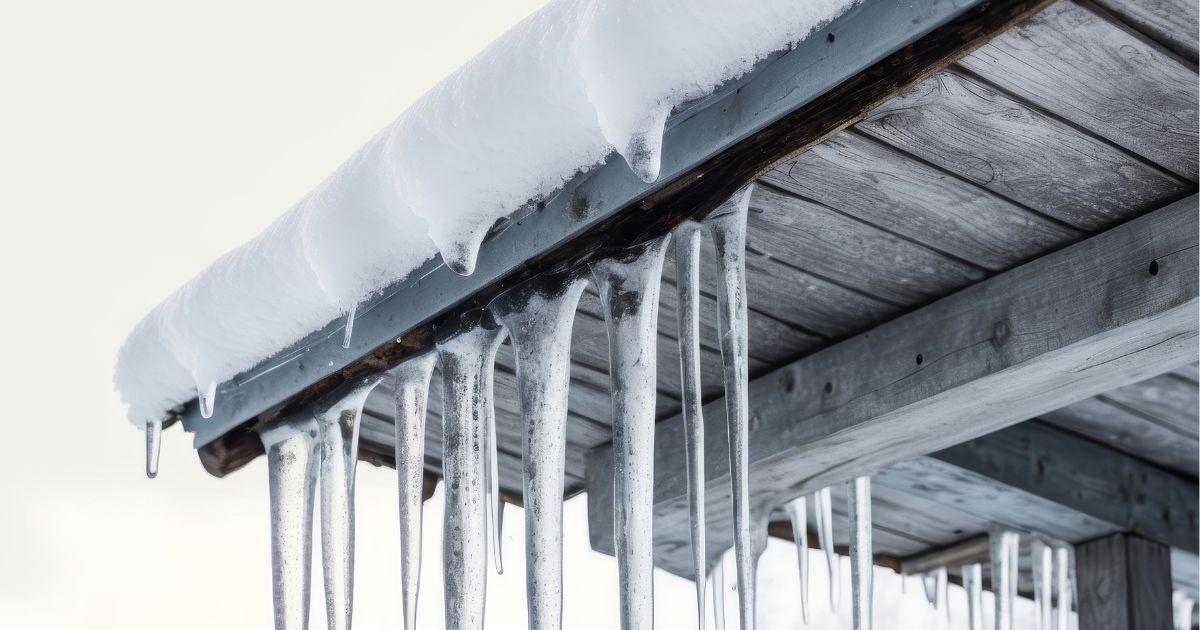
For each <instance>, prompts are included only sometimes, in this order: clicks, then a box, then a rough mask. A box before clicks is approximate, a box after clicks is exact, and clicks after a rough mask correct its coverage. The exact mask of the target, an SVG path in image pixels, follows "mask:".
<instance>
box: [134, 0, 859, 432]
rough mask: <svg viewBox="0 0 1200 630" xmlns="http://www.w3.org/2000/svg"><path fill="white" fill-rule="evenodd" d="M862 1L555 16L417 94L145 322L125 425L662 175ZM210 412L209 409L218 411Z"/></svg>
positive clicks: (521, 29)
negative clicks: (528, 220)
mask: <svg viewBox="0 0 1200 630" xmlns="http://www.w3.org/2000/svg"><path fill="white" fill-rule="evenodd" d="M857 1H858V0H799V1H798V0H756V1H754V2H729V1H728V0H551V2H549V3H548V4H547V5H546V6H544V7H543V8H542V9H540V10H538V11H537V12H535V13H534V14H532V15H531V16H529V17H528V18H526V19H525V20H523V21H522V22H521V23H519V24H517V25H516V26H515V27H514V28H512V29H511V30H510V31H508V32H507V33H505V34H504V35H503V36H501V37H500V38H499V39H498V40H496V41H495V42H493V43H492V44H491V45H490V46H488V48H487V49H485V50H484V51H483V52H481V53H480V54H479V55H478V56H476V57H475V58H474V59H472V60H471V61H469V62H468V63H467V64H466V65H464V66H463V67H461V68H460V69H458V70H457V71H455V72H454V73H453V74H451V75H450V76H449V77H447V78H446V79H444V80H443V81H442V82H441V83H439V84H438V85H437V86H435V87H434V88H433V89H432V90H430V91H429V92H428V93H426V94H425V95H424V96H422V97H421V98H420V99H419V100H418V101H417V102H416V103H414V104H413V105H412V106H411V107H409V108H408V110H406V111H405V112H404V113H403V114H402V115H401V116H400V117H399V118H397V119H396V120H395V121H394V122H392V123H391V124H390V125H388V126H387V127H386V128H384V129H383V130H381V131H380V132H379V133H378V134H376V136H375V137H374V138H372V139H371V140H370V141H369V142H368V143H367V144H366V145H365V146H363V147H362V148H360V149H359V150H358V151H356V152H355V153H354V154H353V155H352V156H350V158H349V159H348V160H346V162H345V163H344V164H342V166H341V167H339V168H338V169H337V171H335V172H334V173H333V174H331V175H330V176H329V177H327V178H326V179H325V180H324V181H323V182H321V184H320V185H318V186H317V187H316V189H315V190H313V191H312V192H310V193H309V194H308V195H307V196H305V197H304V198H303V199H301V200H300V201H299V203H297V204H296V205H294V206H293V207H292V208H291V209H289V210H288V211H287V212H286V213H285V214H283V215H282V216H281V217H280V218H279V219H277V220H276V221H275V222H274V223H273V224H272V225H271V226H269V227H268V228H267V229H266V230H265V231H263V232H262V233H261V234H259V235H258V236H257V237H255V238H254V239H253V240H251V241H249V242H248V243H246V244H244V245H242V246H240V247H238V248H236V249H234V250H233V251H231V252H229V253H228V254H225V255H224V256H222V257H221V258H219V259H218V260H217V261H216V262H214V263H213V264H212V265H211V266H210V267H209V268H208V269H206V270H205V271H204V272H203V273H201V274H200V275H198V276H196V277H195V278H193V279H192V280H191V281H189V282H188V283H187V284H185V285H184V286H183V287H181V288H180V289H178V290H176V291H175V293H174V294H172V295H171V296H170V297H168V298H167V299H166V300H165V301H163V302H162V303H161V304H159V305H158V306H157V307H155V308H154V310H152V311H151V312H150V313H149V314H148V315H147V316H146V317H145V318H144V319H143V320H142V321H141V322H139V323H138V325H137V326H136V327H135V328H134V329H133V331H132V333H131V334H130V336H129V338H128V339H127V340H126V341H125V344H124V345H123V347H122V348H121V351H120V355H119V357H118V360H117V367H116V375H115V378H114V381H115V384H116V388H117V390H118V391H119V392H120V395H121V399H122V401H123V402H124V403H125V404H126V405H127V408H128V417H129V420H130V421H131V422H132V423H133V424H135V425H137V426H139V427H141V426H144V425H145V423H147V422H151V421H155V420H161V419H162V418H163V417H164V416H165V415H166V414H167V413H168V412H169V410H171V409H172V408H174V407H177V406H179V405H181V404H183V403H185V402H187V401H189V400H190V399H192V398H195V397H196V396H197V394H198V393H200V394H201V395H206V396H205V397H206V398H208V400H207V401H206V403H207V405H211V404H213V402H214V401H212V400H211V393H210V392H213V391H214V388H215V385H216V384H217V383H220V382H223V381H226V380H228V379H230V378H233V377H234V376H236V375H237V374H239V373H242V372H244V371H245V370H248V369H250V368H251V367H253V366H255V365H256V364H258V363H260V362H262V361H263V360H265V359H267V358H269V357H271V356H272V355H274V354H275V353H277V352H279V351H281V350H283V349H284V348H286V347H288V346H289V345H291V344H293V343H295V342H296V341H298V340H299V339H301V338H303V337H304V336H306V335H308V334H309V333H311V332H313V331H315V330H318V329H320V328H321V327H323V326H325V325H327V324H328V323H329V322H331V321H333V320H334V319H336V318H338V317H342V316H344V315H345V314H347V313H349V312H351V311H352V310H353V309H354V307H355V306H356V305H357V304H358V303H360V302H361V301H363V300H365V299H366V298H368V297H370V296H371V295H373V294H375V293H377V292H379V291H381V290H382V289H384V288H385V287H387V286H389V285H391V284H393V283H395V282H398V281H401V280H403V279H404V278H405V277H406V276H407V275H408V274H410V273H411V272H412V271H414V270H415V269H417V268H418V267H419V266H420V265H421V264H422V263H424V262H425V261H426V260H428V259H430V258H432V257H434V256H435V255H439V254H440V255H441V256H442V258H443V260H444V262H445V263H446V264H447V265H448V266H449V267H451V268H452V269H453V270H455V271H457V272H459V273H463V274H468V273H471V272H472V271H473V270H474V266H475V256H476V253H477V251H478V249H479V246H480V244H481V243H482V241H483V238H484V236H485V235H486V234H487V232H488V230H489V229H490V228H491V226H492V225H493V224H494V223H495V221H496V220H497V219H499V218H501V217H505V216H508V215H509V214H511V213H513V212H515V211H517V210H518V209H520V208H521V207H522V206H523V205H525V204H527V203H529V202H531V201H537V200H539V199H543V198H546V197H547V196H549V195H550V194H551V193H553V192H554V191H555V190H557V189H559V188H560V187H562V185H563V184H564V183H565V182H566V181H567V180H569V179H570V178H572V177H573V176H575V175H576V174H578V173H580V172H583V171H586V170H588V169H590V168H592V167H595V166H597V165H599V164H601V163H602V162H603V161H604V160H605V159H606V158H607V157H608V155H609V154H611V153H612V152H613V151H616V152H617V153H619V154H620V155H621V156H622V157H623V158H624V159H625V160H626V162H628V164H629V166H630V168H631V169H632V170H633V172H634V173H635V174H636V175H637V176H638V177H640V178H642V179H644V180H646V181H652V180H654V179H655V178H657V176H658V168H659V154H660V150H661V139H662V133H663V125H664V124H665V122H666V120H667V116H668V115H669V114H670V112H671V111H672V109H673V108H674V107H676V106H677V105H679V104H681V103H685V102H688V101H691V100H693V99H697V98H701V97H704V96H707V95H708V94H710V93H712V92H713V90H714V89H715V88H716V87H717V86H718V85H720V84H721V83H723V82H725V81H728V80H730V79H736V78H738V77H740V76H741V75H743V74H745V73H746V72H748V71H749V70H750V69H751V68H752V67H753V66H754V64H755V63H756V62H758V61H760V60H761V59H763V58H765V57H766V56H767V55H769V54H771V53H773V52H775V51H778V50H783V49H785V48H788V47H791V46H794V45H795V44H797V43H798V42H800V41H801V40H803V39H804V38H805V37H807V36H808V35H809V34H810V33H812V32H813V31H814V30H816V29H817V28H818V27H820V26H821V25H823V24H825V23H827V22H829V21H830V20H832V19H833V18H835V17H837V16H838V15H840V14H841V13H843V12H845V11H846V10H847V9H849V8H850V7H851V6H853V5H854V4H855V3H856V2H857ZM217 404H219V403H217Z"/></svg>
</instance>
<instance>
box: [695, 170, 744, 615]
mask: <svg viewBox="0 0 1200 630" xmlns="http://www.w3.org/2000/svg"><path fill="white" fill-rule="evenodd" d="M753 190H754V186H753V185H750V186H746V187H745V188H743V189H741V190H740V191H738V192H737V193H735V194H734V195H733V197H732V198H731V199H730V200H729V201H727V202H725V204H724V205H722V206H721V207H720V208H718V209H717V210H716V211H714V212H713V214H712V215H710V216H709V217H708V218H707V219H705V224H706V225H707V226H708V229H709V231H710V233H711V234H712V239H713V244H714V245H715V246H716V250H717V262H718V267H719V269H720V274H719V275H720V278H721V291H720V293H719V294H718V296H719V300H718V301H719V303H720V308H719V309H718V312H719V314H720V318H719V327H718V333H719V335H720V337H721V358H722V360H723V362H724V364H725V370H724V379H725V414H726V418H727V419H728V425H729V426H728V433H729V475H730V482H731V484H732V489H733V525H734V538H733V541H734V553H735V556H736V559H737V576H738V603H739V605H740V607H739V608H740V610H739V612H740V617H741V620H742V630H753V628H754V578H755V576H754V572H753V570H752V567H753V564H754V562H753V558H752V557H751V553H752V551H751V544H752V541H751V532H750V528H751V522H750V480H749V477H750V467H749V451H750V435H749V415H750V410H749V401H748V400H747V395H748V393H747V391H748V389H749V386H750V385H749V383H750V375H749V349H748V347H747V337H748V334H749V333H748V324H747V311H746V213H747V211H748V210H749V206H750V195H751V193H752V192H753Z"/></svg>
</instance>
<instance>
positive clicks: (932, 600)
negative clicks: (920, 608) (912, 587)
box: [921, 571, 938, 610]
mask: <svg viewBox="0 0 1200 630" xmlns="http://www.w3.org/2000/svg"><path fill="white" fill-rule="evenodd" d="M937 578H938V576H937V573H936V572H935V571H929V572H927V573H923V574H921V586H923V587H924V588H925V601H927V602H929V605H930V606H932V607H933V608H934V609H935V610H936V609H937V607H938V579H937Z"/></svg>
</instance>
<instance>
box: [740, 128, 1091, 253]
mask: <svg viewBox="0 0 1200 630" xmlns="http://www.w3.org/2000/svg"><path fill="white" fill-rule="evenodd" d="M762 181H765V182H768V183H770V184H771V185H773V186H777V187H779V188H782V189H784V190H787V191H789V192H792V193H795V194H797V195H800V196H802V197H805V198H807V199H812V200H814V201H817V202H820V203H822V204H824V205H826V206H829V207H831V208H836V209H837V210H838V211H840V212H844V213H846V214H849V215H851V216H853V217H855V218H857V219H859V220H862V221H864V222H866V223H870V224H871V225H874V226H877V227H881V228H883V229H886V230H888V231H891V232H894V233H896V234H899V235H901V236H904V237H906V238H909V239H912V240H914V241H916V242H919V243H922V244H924V245H926V246H928V247H930V248H932V249H935V250H938V251H943V252H946V253H948V254H951V255H953V256H956V257H958V258H961V259H964V260H967V261H970V262H972V263H974V264H976V265H979V266H981V267H985V268H987V269H990V270H993V271H999V270H1002V269H1007V268H1009V267H1011V266H1013V265H1015V264H1017V263H1020V262H1023V261H1025V260H1026V259H1028V258H1031V257H1033V256H1034V255H1036V254H1039V253H1041V252H1044V251H1048V250H1051V249H1057V248H1058V247H1061V246H1062V245H1065V244H1067V243H1068V242H1072V241H1074V240H1077V239H1078V238H1080V237H1081V236H1082V233H1081V232H1079V231H1078V230H1075V229H1073V228H1071V227H1069V226H1066V225H1063V224H1061V223H1058V222H1056V221H1051V220H1048V219H1046V218H1044V217H1042V216H1040V215H1037V214H1034V213H1031V212H1029V211H1027V210H1025V209H1023V208H1021V207H1020V206H1018V205H1016V204H1014V203H1012V202H1011V201H1008V200H1006V199H1004V198H1002V197H998V196H996V195H994V194H992V193H990V192H988V191H987V189H985V188H982V187H980V186H978V185H975V184H971V183H969V182H967V181H964V180H962V179H959V178H957V177H954V176H952V175H948V174H947V173H946V172H944V171H941V170H938V169H936V168H933V167H932V166H929V165H927V164H925V163H923V162H920V161H918V160H916V159H914V158H912V157H909V156H907V155H905V154H903V153H901V152H899V151H897V150H895V149H894V148H892V147H889V146H888V145H885V144H883V143H881V142H879V141H877V140H873V139H871V138H870V137H869V136H865V135H861V134H858V133H854V132H850V131H844V132H842V133H840V134H838V135H836V136H834V137H833V138H830V139H829V140H826V141H825V142H822V143H821V144H819V145H817V146H815V147H813V148H812V149H809V150H808V151H806V152H805V153H802V154H800V155H798V156H796V158H795V159H793V160H791V161H790V162H787V163H786V164H782V165H780V166H779V167H777V168H776V169H775V170H773V171H771V172H770V173H767V174H766V175H764V176H763V178H762Z"/></svg>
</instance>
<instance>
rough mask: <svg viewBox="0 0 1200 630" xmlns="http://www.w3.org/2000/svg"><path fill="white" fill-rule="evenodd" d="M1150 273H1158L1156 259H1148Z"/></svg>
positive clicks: (1154, 274) (1153, 274) (1155, 274)
mask: <svg viewBox="0 0 1200 630" xmlns="http://www.w3.org/2000/svg"><path fill="white" fill-rule="evenodd" d="M1150 275H1152V276H1157V275H1158V261H1157V260H1153V261H1150Z"/></svg>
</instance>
